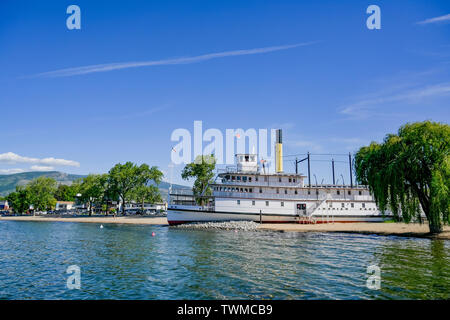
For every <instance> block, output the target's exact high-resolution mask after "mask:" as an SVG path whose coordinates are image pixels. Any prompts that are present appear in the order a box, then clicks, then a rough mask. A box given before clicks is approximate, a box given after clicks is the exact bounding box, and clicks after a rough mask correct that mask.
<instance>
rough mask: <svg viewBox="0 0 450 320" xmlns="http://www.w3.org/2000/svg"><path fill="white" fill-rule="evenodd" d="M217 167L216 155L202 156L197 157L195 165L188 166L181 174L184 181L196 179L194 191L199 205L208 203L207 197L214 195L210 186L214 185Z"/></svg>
mask: <svg viewBox="0 0 450 320" xmlns="http://www.w3.org/2000/svg"><path fill="white" fill-rule="evenodd" d="M215 167H216V159H215V157H214V155H209V156H203V155H202V156H197V157H196V158H195V161H194V162H193V163H189V164H187V165H186V166H185V167H184V168H183V171H182V172H181V177H182V178H183V179H184V180H189V179H190V178H195V182H194V186H193V188H192V191H193V192H194V196H195V200H196V202H197V203H198V204H199V205H204V204H205V203H207V197H208V196H211V195H212V190H211V187H210V186H209V185H210V184H211V183H213V178H214V169H215Z"/></svg>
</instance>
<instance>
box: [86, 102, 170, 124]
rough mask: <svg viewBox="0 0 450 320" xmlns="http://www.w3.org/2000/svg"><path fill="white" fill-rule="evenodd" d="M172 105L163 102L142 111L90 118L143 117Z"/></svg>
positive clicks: (127, 118) (103, 119) (119, 118)
mask: <svg viewBox="0 0 450 320" xmlns="http://www.w3.org/2000/svg"><path fill="white" fill-rule="evenodd" d="M170 107H172V104H164V105H161V106H158V107H154V108H150V109H147V110H144V111H140V112H133V113H125V114H121V115H120V114H114V115H112V116H105V115H103V116H101V117H93V118H90V120H94V121H105V120H108V121H109V120H116V121H117V120H129V119H136V118H144V117H148V116H150V115H152V114H154V113H156V112H159V111H162V110H167V109H168V108H170Z"/></svg>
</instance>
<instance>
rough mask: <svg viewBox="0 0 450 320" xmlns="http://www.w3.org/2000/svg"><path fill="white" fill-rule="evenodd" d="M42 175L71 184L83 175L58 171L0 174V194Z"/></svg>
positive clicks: (13, 189) (3, 194) (7, 192)
mask: <svg viewBox="0 0 450 320" xmlns="http://www.w3.org/2000/svg"><path fill="white" fill-rule="evenodd" d="M42 176H45V177H49V178H53V179H55V180H56V181H58V182H59V183H62V184H71V183H72V182H73V181H74V180H77V179H80V178H83V177H85V176H82V175H77V174H68V173H63V172H58V171H42V172H40V171H32V172H22V173H15V174H6V175H0V196H6V195H7V194H9V193H10V192H13V191H15V190H16V186H17V185H26V184H27V183H28V182H30V181H31V180H33V179H36V178H39V177H42Z"/></svg>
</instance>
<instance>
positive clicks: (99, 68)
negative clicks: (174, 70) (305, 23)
mask: <svg viewBox="0 0 450 320" xmlns="http://www.w3.org/2000/svg"><path fill="white" fill-rule="evenodd" d="M315 43H317V41H312V42H304V43H297V44H291V45H284V46H274V47H264V48H255V49H246V50H235V51H225V52H217V53H209V54H204V55H200V56H195V57H184V58H174V59H164V60H153V61H136V62H119V63H106V64H97V65H90V66H84V67H75V68H67V69H60V70H54V71H49V72H43V73H38V74H35V75H32V76H30V77H31V78H35V77H51V78H54V77H71V76H76V75H83V74H88V73H95V72H107V71H114V70H121V69H128V68H139V67H150V66H164V65H177V64H190V63H197V62H202V61H206V60H212V59H217V58H224V57H233V56H244V55H252V54H261V53H268V52H273V51H281V50H287V49H292V48H297V47H303V46H308V45H312V44H315Z"/></svg>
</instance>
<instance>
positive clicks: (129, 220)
mask: <svg viewBox="0 0 450 320" xmlns="http://www.w3.org/2000/svg"><path fill="white" fill-rule="evenodd" d="M5 220H10V221H44V222H87V223H126V224H152V225H167V219H166V218H165V217H115V218H114V217H112V216H111V217H67V218H66V217H42V216H39V217H33V216H29V217H27V216H16V217H0V221H5Z"/></svg>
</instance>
